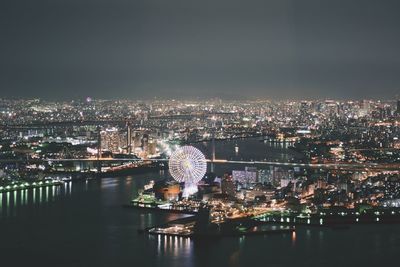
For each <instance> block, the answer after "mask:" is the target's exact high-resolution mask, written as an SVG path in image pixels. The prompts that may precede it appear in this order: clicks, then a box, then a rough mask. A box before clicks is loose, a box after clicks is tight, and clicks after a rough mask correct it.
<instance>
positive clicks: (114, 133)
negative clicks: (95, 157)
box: [100, 127, 126, 153]
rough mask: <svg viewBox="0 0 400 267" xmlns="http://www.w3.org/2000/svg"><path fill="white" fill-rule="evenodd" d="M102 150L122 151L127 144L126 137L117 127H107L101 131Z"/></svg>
mask: <svg viewBox="0 0 400 267" xmlns="http://www.w3.org/2000/svg"><path fill="white" fill-rule="evenodd" d="M100 139H101V142H100V143H101V150H103V151H110V152H112V153H121V150H122V149H123V148H124V147H125V146H126V139H125V138H124V136H123V135H121V134H120V132H119V131H118V129H117V128H115V127H113V128H107V129H105V130H103V131H101V132H100Z"/></svg>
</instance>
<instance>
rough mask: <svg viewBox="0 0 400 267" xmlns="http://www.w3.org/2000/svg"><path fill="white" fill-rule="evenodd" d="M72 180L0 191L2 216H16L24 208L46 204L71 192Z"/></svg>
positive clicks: (0, 214)
mask: <svg viewBox="0 0 400 267" xmlns="http://www.w3.org/2000/svg"><path fill="white" fill-rule="evenodd" d="M71 188H72V182H69V183H65V184H64V185H61V186H55V185H51V186H47V187H39V188H30V189H23V190H17V191H11V192H3V193H0V218H8V217H15V216H18V215H19V214H20V212H22V210H23V209H24V208H32V207H35V206H37V205H39V206H40V205H46V204H48V203H51V202H54V201H56V200H57V199H58V198H59V197H60V196H67V195H70V194H71Z"/></svg>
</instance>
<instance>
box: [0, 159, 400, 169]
mask: <svg viewBox="0 0 400 267" xmlns="http://www.w3.org/2000/svg"><path fill="white" fill-rule="evenodd" d="M168 160H169V159H155V158H153V159H139V158H132V159H129V158H83V159H32V160H28V161H26V160H22V159H18V160H13V159H9V160H4V159H3V160H0V163H13V162H29V163H40V162H135V161H136V162H168ZM206 161H207V163H211V164H240V165H265V166H277V167H300V168H306V169H307V168H309V169H331V170H375V171H384V170H387V171H390V170H400V163H392V164H387V163H341V162H337V163H299V162H277V161H253V160H251V161H249V160H226V159H214V160H212V159H206Z"/></svg>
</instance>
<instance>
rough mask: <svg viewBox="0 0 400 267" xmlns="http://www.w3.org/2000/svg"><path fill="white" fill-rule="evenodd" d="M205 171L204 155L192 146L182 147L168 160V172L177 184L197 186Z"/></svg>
mask: <svg viewBox="0 0 400 267" xmlns="http://www.w3.org/2000/svg"><path fill="white" fill-rule="evenodd" d="M206 171H207V162H206V158H205V157H204V154H203V153H201V151H200V150H198V149H197V148H195V147H193V146H183V147H180V148H179V149H177V150H176V151H174V152H173V153H172V155H171V157H170V158H169V172H170V173H171V175H172V177H173V178H174V179H175V180H176V181H178V182H185V184H192V185H194V184H197V183H198V182H199V181H200V180H201V179H202V178H203V176H204V174H205V173H206Z"/></svg>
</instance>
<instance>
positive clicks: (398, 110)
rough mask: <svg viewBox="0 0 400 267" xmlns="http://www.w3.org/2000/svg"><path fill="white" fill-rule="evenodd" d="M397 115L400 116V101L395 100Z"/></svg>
mask: <svg viewBox="0 0 400 267" xmlns="http://www.w3.org/2000/svg"><path fill="white" fill-rule="evenodd" d="M397 115H400V99H398V100H397Z"/></svg>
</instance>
